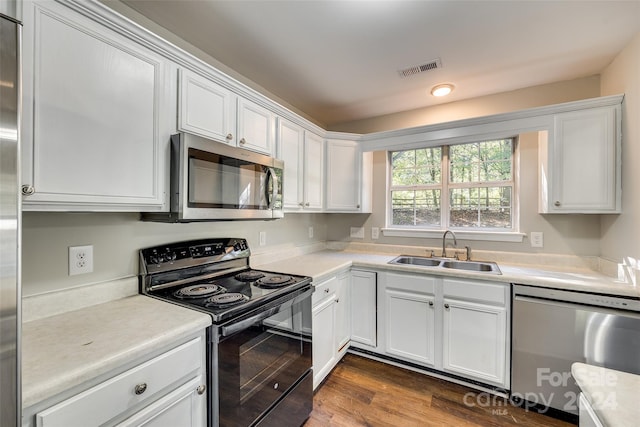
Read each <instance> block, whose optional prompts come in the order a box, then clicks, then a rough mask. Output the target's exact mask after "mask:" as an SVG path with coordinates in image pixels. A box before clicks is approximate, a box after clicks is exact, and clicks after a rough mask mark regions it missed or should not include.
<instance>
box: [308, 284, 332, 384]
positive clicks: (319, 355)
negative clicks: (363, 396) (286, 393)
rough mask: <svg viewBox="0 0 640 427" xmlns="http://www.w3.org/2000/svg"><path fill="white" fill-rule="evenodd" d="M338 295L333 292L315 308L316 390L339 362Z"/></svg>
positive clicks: (314, 357)
mask: <svg viewBox="0 0 640 427" xmlns="http://www.w3.org/2000/svg"><path fill="white" fill-rule="evenodd" d="M316 292H317V291H316ZM335 299H336V295H335V294H334V293H331V294H329V295H328V296H327V298H325V299H324V300H323V302H321V303H319V304H318V305H317V306H315V307H314V308H313V319H312V322H313V323H312V328H313V388H314V390H315V388H316V387H318V385H320V383H321V382H322V380H323V379H324V378H325V377H326V376H327V374H329V372H330V371H331V369H333V367H334V366H335V364H336V362H337V353H336V301H335Z"/></svg>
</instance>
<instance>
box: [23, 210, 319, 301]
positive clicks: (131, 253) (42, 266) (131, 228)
mask: <svg viewBox="0 0 640 427" xmlns="http://www.w3.org/2000/svg"><path fill="white" fill-rule="evenodd" d="M325 216H326V215H325V214H291V215H287V216H286V217H285V218H284V219H279V220H276V221H220V222H206V223H190V224H164V223H155V222H143V221H139V220H138V218H139V214H137V213H58V212H24V213H23V223H22V226H23V229H22V270H23V273H22V290H23V295H24V296H29V295H35V294H41V293H44V292H50V291H56V290H60V289H67V288H72V287H76V286H82V285H86V284H91V283H98V282H104V281H109V280H114V279H119V278H122V277H127V276H135V275H137V274H138V252H137V251H138V249H140V248H143V247H148V246H155V245H161V244H163V243H168V242H174V241H181V240H189V239H198V238H205V237H243V238H246V239H247V240H248V241H249V247H250V248H251V250H252V253H253V254H256V255H258V254H261V253H264V252H266V251H270V250H282V249H283V248H285V249H286V248H290V247H293V246H304V245H309V244H312V243H314V242H323V241H325V240H326V220H325ZM309 227H313V238H309ZM261 231H264V232H266V245H265V246H260V245H259V234H260V232H261ZM82 245H93V258H94V260H93V264H94V268H93V273H88V274H82V275H76V276H69V274H68V265H69V263H68V256H69V255H68V253H69V249H68V248H69V246H82Z"/></svg>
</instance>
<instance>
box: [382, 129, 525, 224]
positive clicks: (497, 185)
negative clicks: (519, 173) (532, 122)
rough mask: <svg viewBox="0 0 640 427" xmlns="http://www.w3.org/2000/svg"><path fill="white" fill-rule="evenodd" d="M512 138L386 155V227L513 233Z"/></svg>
mask: <svg viewBox="0 0 640 427" xmlns="http://www.w3.org/2000/svg"><path fill="white" fill-rule="evenodd" d="M513 152H514V139H511V138H510V139H500V140H494V141H482V142H473V143H468V144H459V145H451V146H440V147H429V148H419V149H415V150H404V151H392V152H390V163H391V176H390V183H391V185H390V192H391V194H390V196H391V197H390V199H389V200H390V201H391V207H390V221H389V223H390V226H392V227H404V228H437V229H446V228H453V229H465V230H479V231H485V230H486V231H505V232H508V231H514V230H515V228H516V226H515V224H514V205H513V200H514V179H513V176H514V171H513Z"/></svg>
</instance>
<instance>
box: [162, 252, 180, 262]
mask: <svg viewBox="0 0 640 427" xmlns="http://www.w3.org/2000/svg"><path fill="white" fill-rule="evenodd" d="M177 257H178V255H176V253H175V252H167V254H166V255H165V258H166V260H167V261H169V262H173V261H175V260H176V258H177Z"/></svg>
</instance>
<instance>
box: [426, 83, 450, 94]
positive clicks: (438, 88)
mask: <svg viewBox="0 0 640 427" xmlns="http://www.w3.org/2000/svg"><path fill="white" fill-rule="evenodd" d="M451 91H453V85H452V84H449V83H445V84H441V85H435V86H434V87H432V88H431V95H433V96H447V95H449V94H450V93H451Z"/></svg>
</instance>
